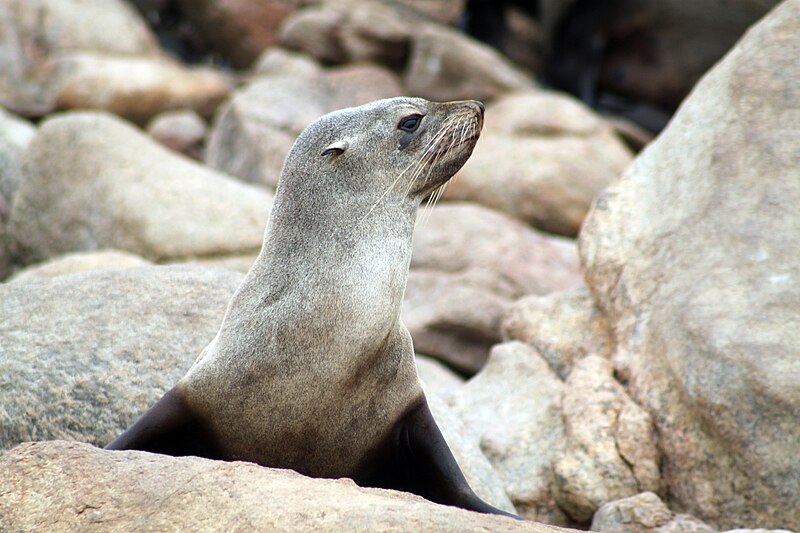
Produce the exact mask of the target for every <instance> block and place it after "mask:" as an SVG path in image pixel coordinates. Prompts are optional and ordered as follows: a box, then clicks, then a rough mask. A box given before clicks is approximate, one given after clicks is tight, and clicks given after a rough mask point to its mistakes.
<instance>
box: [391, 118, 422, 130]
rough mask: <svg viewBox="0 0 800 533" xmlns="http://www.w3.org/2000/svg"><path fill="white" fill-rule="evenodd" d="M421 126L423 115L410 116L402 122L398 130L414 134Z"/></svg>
mask: <svg viewBox="0 0 800 533" xmlns="http://www.w3.org/2000/svg"><path fill="white" fill-rule="evenodd" d="M420 124H422V115H409V116H407V117H405V118H403V119H402V120H400V123H399V124H398V125H397V129H399V130H403V131H407V132H412V131H416V129H417V128H419V125H420Z"/></svg>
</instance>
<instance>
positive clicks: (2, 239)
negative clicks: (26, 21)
mask: <svg viewBox="0 0 800 533" xmlns="http://www.w3.org/2000/svg"><path fill="white" fill-rule="evenodd" d="M0 9H2V8H1V7H0ZM0 24H2V22H1V21H0ZM35 133H36V128H35V127H34V126H33V125H32V124H30V123H29V122H27V121H25V120H23V119H21V118H19V117H17V116H15V115H13V114H11V113H8V112H6V111H5V110H4V109H2V108H0V280H2V279H4V278H5V277H6V276H7V275H8V274H9V272H10V271H11V262H12V258H13V255H14V252H13V250H12V245H11V243H10V242H9V239H8V237H7V235H6V229H5V226H6V222H7V221H8V218H9V216H10V214H11V200H12V198H13V196H14V193H15V192H16V191H17V187H18V186H19V179H20V167H21V166H22V155H23V153H24V152H25V149H26V148H27V147H28V143H29V142H30V140H31V139H32V138H33V136H34V134H35Z"/></svg>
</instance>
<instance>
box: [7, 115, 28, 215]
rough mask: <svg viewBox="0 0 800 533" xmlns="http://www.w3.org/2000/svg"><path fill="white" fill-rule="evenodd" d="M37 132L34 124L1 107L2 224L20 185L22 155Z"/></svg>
mask: <svg viewBox="0 0 800 533" xmlns="http://www.w3.org/2000/svg"><path fill="white" fill-rule="evenodd" d="M35 134H36V128H35V127H34V126H33V124H31V123H30V122H28V121H27V120H23V119H22V118H20V117H17V116H16V115H14V114H12V113H8V112H7V111H5V110H3V109H2V108H0V203H2V204H3V206H0V224H2V223H3V222H4V221H5V220H6V219H7V218H8V208H9V207H10V205H11V198H12V197H13V196H14V193H15V192H16V190H17V186H18V185H19V171H20V167H21V166H22V155H23V154H24V153H25V149H26V148H27V147H28V143H29V142H30V141H31V139H33V136H34V135H35Z"/></svg>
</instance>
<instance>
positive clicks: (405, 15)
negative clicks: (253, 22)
mask: <svg viewBox="0 0 800 533" xmlns="http://www.w3.org/2000/svg"><path fill="white" fill-rule="evenodd" d="M280 39H281V43H282V44H283V45H284V46H286V47H288V48H291V49H295V50H301V51H304V52H306V53H308V54H310V55H312V56H314V57H316V58H317V59H319V60H320V61H323V62H326V63H351V62H356V61H371V62H375V63H380V64H382V65H385V66H387V67H389V68H391V69H394V70H396V71H398V72H403V73H404V74H403V80H404V84H405V85H406V87H407V88H408V89H409V90H410V91H411V93H412V94H414V95H416V96H422V97H424V98H428V99H430V100H438V101H447V100H460V99H477V100H485V99H490V98H493V97H495V96H498V95H499V94H500V93H502V92H506V91H509V90H513V89H522V88H528V87H532V86H533V82H532V81H531V80H530V79H529V78H528V76H526V75H525V74H523V73H522V72H521V71H519V70H518V69H517V68H516V67H514V66H513V65H512V64H511V63H510V62H509V61H508V60H507V59H505V58H504V57H503V56H502V55H501V54H500V53H499V52H497V51H496V50H494V49H492V48H490V47H488V46H486V45H483V44H481V43H479V42H477V41H474V40H472V39H470V38H469V37H466V36H465V35H464V34H462V33H461V32H459V31H457V30H454V29H452V28H447V27H445V26H441V25H438V24H435V23H434V22H431V21H430V20H429V19H427V18H426V17H424V16H420V15H418V14H417V13H415V12H414V11H413V10H408V9H402V6H396V5H395V6H393V5H391V4H388V3H381V2H363V1H357V0H346V1H342V0H340V1H337V2H326V3H323V4H322V5H314V6H311V7H308V8H306V9H302V10H299V11H297V12H296V13H294V14H292V15H291V16H290V17H289V18H287V20H286V22H285V23H284V25H283V26H282V28H281V32H280Z"/></svg>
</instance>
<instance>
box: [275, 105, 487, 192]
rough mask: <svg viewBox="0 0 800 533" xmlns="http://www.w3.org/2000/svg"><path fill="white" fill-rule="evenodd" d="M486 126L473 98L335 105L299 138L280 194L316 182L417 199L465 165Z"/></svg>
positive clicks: (343, 189)
mask: <svg viewBox="0 0 800 533" xmlns="http://www.w3.org/2000/svg"><path fill="white" fill-rule="evenodd" d="M482 127H483V104H481V103H480V102H477V101H474V100H468V101H459V102H446V103H437V102H429V101H427V100H424V99H422V98H405V97H401V98H391V99H387V100H379V101H376V102H372V103H370V104H366V105H363V106H359V107H352V108H347V109H342V110H339V111H335V112H333V113H329V114H327V115H325V116H323V117H321V118H319V119H318V120H317V121H315V122H314V123H313V124H311V125H310V126H308V128H306V129H305V131H303V133H302V134H301V135H300V137H299V138H298V139H297V141H296V142H295V145H294V146H293V147H292V150H291V151H290V152H289V155H288V157H287V158H286V163H285V165H284V170H283V173H282V175H281V185H279V193H280V188H281V187H284V188H285V187H287V186H291V187H292V188H295V187H300V188H301V189H302V188H306V187H314V188H315V189H317V190H319V189H323V190H331V192H337V193H339V192H342V193H344V192H346V193H349V194H350V197H351V198H361V199H363V200H364V201H368V202H369V203H374V202H376V201H380V200H381V199H385V200H386V201H390V200H391V198H393V197H396V198H397V199H398V200H411V201H412V202H416V203H417V204H418V203H419V202H420V201H421V200H422V199H423V198H424V197H426V196H428V195H429V194H430V193H431V192H432V191H434V190H435V189H437V188H438V187H440V186H441V185H443V184H445V183H446V182H447V180H449V179H450V178H451V177H452V176H453V174H455V173H456V172H457V171H458V169H460V168H461V167H462V166H463V165H464V163H465V162H466V161H467V159H468V158H469V156H470V154H471V153H472V150H473V148H474V147H475V143H476V142H477V140H478V136H479V135H480V131H481V128H482ZM300 181H302V182H303V184H302V185H300V184H299V183H298V182H300ZM290 183H291V185H289V184H290Z"/></svg>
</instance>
